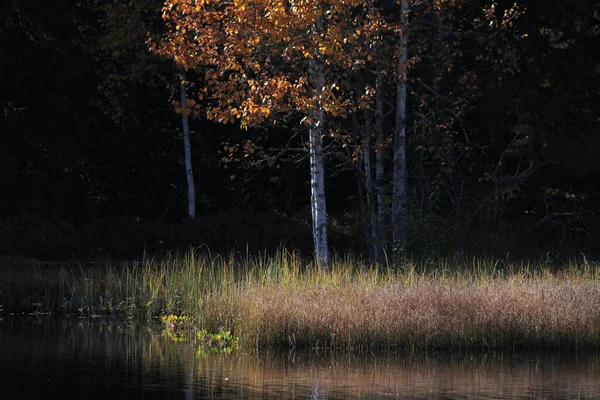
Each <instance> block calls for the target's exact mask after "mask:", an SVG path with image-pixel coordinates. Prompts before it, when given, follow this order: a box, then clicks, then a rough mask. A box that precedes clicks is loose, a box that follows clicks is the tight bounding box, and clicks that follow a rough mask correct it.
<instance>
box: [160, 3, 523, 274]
mask: <svg viewBox="0 0 600 400" xmlns="http://www.w3.org/2000/svg"><path fill="white" fill-rule="evenodd" d="M464 8H465V7H464V5H463V4H462V2H460V1H455V0H430V1H410V0H400V1H398V2H392V3H389V4H388V3H384V2H377V1H375V0H300V1H290V0H275V1H273V0H249V1H242V0H232V1H214V0H168V1H167V2H166V3H165V6H164V8H163V19H164V21H165V23H166V25H167V33H166V35H165V36H164V38H163V40H162V41H161V42H160V43H153V44H151V46H152V49H153V50H154V51H155V52H157V53H159V54H162V55H164V56H167V57H169V58H172V59H173V60H174V61H175V63H176V64H177V65H178V66H179V67H180V68H181V69H183V70H185V71H187V70H194V71H195V72H196V73H197V74H198V75H199V76H200V77H201V78H202V79H201V80H202V82H201V85H200V86H201V89H200V90H199V92H198V95H197V98H196V99H190V100H188V103H187V104H185V105H184V109H185V110H184V112H185V113H186V115H187V114H189V113H191V114H193V115H195V116H201V117H207V118H208V119H210V120H214V121H218V122H222V123H237V124H239V125H240V126H241V127H242V128H249V127H262V126H269V125H278V124H285V126H289V124H290V122H292V123H293V122H294V121H295V122H296V123H297V126H298V127H304V129H306V130H307V131H308V140H307V142H306V146H307V148H308V153H309V155H310V176H311V211H312V225H313V238H314V244H315V254H316V260H317V262H318V263H320V264H326V263H327V260H328V258H329V253H328V245H327V222H326V202H325V184H324V177H325V162H324V148H323V144H324V141H323V139H324V137H329V136H335V135H336V134H337V133H338V132H339V131H338V130H337V129H338V128H339V127H340V126H344V123H343V122H341V123H340V121H343V120H344V119H346V118H347V117H348V116H350V115H353V118H352V120H353V121H357V120H359V121H361V122H360V123H359V124H360V127H359V130H360V131H361V134H360V135H359V137H352V135H346V136H349V137H350V139H347V141H346V143H345V144H344V145H346V144H348V145H350V146H352V151H351V153H352V155H351V158H352V160H353V161H354V162H355V163H356V164H358V168H360V169H361V170H362V177H363V181H364V187H365V189H366V198H367V203H368V204H369V211H368V212H369V214H370V217H369V218H367V220H368V223H367V224H366V225H367V226H365V229H366V230H367V232H368V234H367V238H366V239H367V243H368V245H369V247H370V249H371V255H372V256H373V258H374V259H375V260H376V261H378V262H383V254H384V251H385V249H386V248H388V250H391V252H392V254H394V256H395V257H394V258H395V259H398V257H399V256H401V255H402V254H403V249H404V242H405V240H406V233H407V214H408V204H407V147H406V146H407V142H406V136H407V131H408V130H407V121H408V115H409V105H408V101H407V100H408V98H409V97H410V96H415V97H416V98H415V100H416V101H417V102H418V104H419V107H418V110H422V109H424V108H427V107H428V99H430V98H432V93H433V94H436V99H435V101H439V99H440V98H441V97H443V94H440V93H441V91H438V90H436V88H437V85H438V84H439V82H440V81H442V80H443V79H445V78H447V76H449V75H451V74H452V73H453V71H454V68H455V65H459V64H460V61H459V59H460V57H462V54H459V52H458V51H457V49H458V45H457V43H459V42H460V40H465V38H467V39H472V38H473V37H475V36H477V35H479V36H477V40H480V42H482V43H483V48H482V49H479V50H477V54H478V57H487V58H486V60H491V61H492V62H497V65H496V66H497V67H498V68H500V69H501V70H502V71H506V70H507V69H508V68H510V67H509V66H508V65H507V64H506V60H498V57H497V56H494V55H492V56H491V57H490V56H489V55H487V56H486V52H487V51H490V50H495V49H494V48H493V46H492V45H491V44H492V43H494V40H496V41H498V37H502V35H501V34H502V32H504V28H508V27H509V26H512V23H513V21H514V20H515V19H516V18H518V15H519V13H520V10H519V8H518V7H517V6H516V5H515V6H513V8H511V9H510V10H506V11H505V12H504V15H503V16H500V17H499V16H498V15H497V13H496V10H495V5H492V6H490V7H488V8H484V9H483V10H481V12H480V15H479V16H478V17H477V18H475V19H474V20H473V19H471V20H467V19H468V18H469V17H464V15H466V14H465V13H464V11H463V10H464ZM384 14H385V15H384ZM461 18H462V20H461ZM471 23H473V24H479V25H482V24H485V23H489V27H488V28H487V29H488V33H485V32H484V33H483V34H481V33H478V34H475V35H474V34H472V33H473V32H474V27H473V26H469V24H471ZM432 26H433V27H432ZM465 31H466V32H467V33H465ZM423 32H426V33H427V34H426V35H424V34H423ZM432 32H433V34H432ZM486 35H487V36H486ZM449 38H451V39H449ZM494 38H496V39H494ZM482 40H483V41H482ZM498 43H500V42H498ZM436 46H437V47H439V48H440V50H435V51H433V54H426V52H427V50H429V51H431V49H435V48H436ZM508 54H511V52H510V51H506V52H504V55H503V56H502V57H506V56H505V55H508ZM422 60H427V61H428V65H427V67H428V68H430V66H432V67H433V68H432V69H431V68H430V69H431V73H432V74H434V76H433V78H432V79H433V80H432V81H431V82H425V81H424V80H423V79H421V77H416V78H415V77H412V76H411V75H410V71H411V70H412V68H413V67H414V66H415V65H419V63H420V62H421V61H422ZM494 60H495V61H494ZM435 74H437V75H435ZM457 80H458V87H459V88H460V90H458V91H457V90H455V91H454V92H456V93H459V92H465V88H467V90H466V92H468V89H469V88H476V74H475V73H473V72H472V71H468V70H465V71H462V73H461V75H460V76H459V77H458V78H457ZM387 83H391V85H388V84H387ZM388 86H389V87H392V88H394V90H393V91H394V93H392V91H391V90H389V89H388V88H387V87H388ZM422 88H427V90H429V91H431V93H423V90H422ZM454 92H453V93H454ZM390 97H391V98H393V99H394V100H392V101H390V100H388V99H389V98H390ZM467 97H468V94H465V95H464V96H463V97H460V96H458V97H456V99H455V100H456V101H455V100H451V99H450V98H449V97H448V98H447V99H445V100H444V101H453V102H454V104H452V106H451V107H450V108H451V110H450V112H449V113H448V115H449V120H450V121H452V120H454V119H458V118H460V114H461V108H462V109H465V108H467V107H468V100H467V99H466V98H467ZM452 109H454V110H452ZM418 110H417V112H419V111H418ZM389 113H392V114H394V116H395V123H394V124H393V128H392V129H389V128H388V129H389V130H388V132H386V131H384V130H385V126H386V124H385V115H387V114H389ZM357 114H359V115H360V118H359V119H357V118H356V115H357ZM413 118H414V117H413ZM444 126H445V127H446V128H442V129H445V130H446V131H447V132H446V133H444V134H449V133H450V132H449V131H450V130H451V129H450V128H449V127H451V126H452V123H451V122H448V123H447V124H437V125H436V127H435V129H440V127H444ZM346 127H347V124H346ZM371 158H373V159H374V161H375V162H374V167H373V166H372V165H371ZM386 159H388V161H387V162H386ZM387 182H391V184H388V183H387Z"/></svg>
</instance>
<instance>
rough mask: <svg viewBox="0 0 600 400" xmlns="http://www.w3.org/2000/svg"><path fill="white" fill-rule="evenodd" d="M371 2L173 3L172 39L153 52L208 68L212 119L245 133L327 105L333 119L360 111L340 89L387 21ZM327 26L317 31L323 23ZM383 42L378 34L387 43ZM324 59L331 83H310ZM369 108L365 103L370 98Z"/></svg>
mask: <svg viewBox="0 0 600 400" xmlns="http://www.w3.org/2000/svg"><path fill="white" fill-rule="evenodd" d="M366 3H367V2H366V1H364V0H326V1H324V2H323V1H317V0H291V1H289V0H286V1H283V0H231V1H210V0H207V1H197V0H168V1H167V2H166V3H165V6H164V8H163V19H164V21H165V23H166V25H167V28H168V29H167V34H166V35H165V37H164V38H163V40H162V41H161V43H160V44H154V45H152V46H153V47H152V49H153V50H154V51H156V52H157V53H159V54H162V55H165V56H167V57H169V58H171V59H173V60H174V61H175V63H177V64H178V65H179V66H180V67H181V68H182V69H184V70H189V69H196V70H199V71H202V75H203V76H204V78H205V80H204V82H203V85H204V86H205V89H206V92H205V93H204V95H203V99H202V100H203V104H204V105H205V107H206V116H207V117H208V118H210V119H213V120H216V121H220V122H225V123H228V122H233V121H237V122H239V123H240V125H241V126H242V127H244V128H247V127H250V126H253V125H257V124H264V123H273V122H275V121H276V119H277V115H280V114H290V113H298V114H301V115H306V114H307V113H308V112H309V111H310V110H311V109H313V108H315V107H317V106H318V107H321V108H322V109H323V110H324V111H325V112H326V113H327V114H328V115H331V116H332V117H345V116H347V115H348V113H350V112H352V111H353V110H355V109H356V104H355V102H356V99H353V96H352V95H351V94H350V93H347V92H346V90H345V89H343V86H342V85H341V84H340V83H341V82H342V81H343V80H345V79H346V78H347V76H346V73H347V71H348V70H349V69H353V68H361V67H362V66H364V64H365V58H366V57H369V51H370V50H372V49H370V46H371V43H370V41H369V40H365V39H366V38H368V37H370V36H377V35H375V34H374V32H376V31H379V30H382V29H383V26H384V25H385V22H384V21H383V19H382V18H380V16H379V15H376V16H373V15H367V12H366V10H367V4H366ZM319 19H320V20H321V21H322V23H321V25H322V27H321V28H320V29H315V26H316V25H315V24H316V21H317V20H319ZM380 39H381V37H379V39H377V40H380ZM315 57H318V58H320V59H322V60H323V61H324V62H325V65H326V68H327V72H326V76H327V81H328V82H327V84H326V86H325V87H323V88H319V87H311V85H309V83H308V70H309V63H310V62H311V60H312V59H314V58H315ZM363 103H364V101H363Z"/></svg>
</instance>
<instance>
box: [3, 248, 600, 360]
mask: <svg viewBox="0 0 600 400" xmlns="http://www.w3.org/2000/svg"><path fill="white" fill-rule="evenodd" d="M0 304H3V305H4V307H5V308H6V310H7V311H9V312H16V311H28V312H32V311H38V312H48V311H52V312H63V313H69V314H71V315H74V316H89V315H98V314H111V315H121V316H124V317H136V318H139V317H148V318H150V317H154V316H160V315H169V314H173V315H175V316H177V315H186V316H189V318H190V321H193V324H194V326H195V327H200V328H202V329H206V331H207V332H217V333H216V334H215V335H218V334H223V333H225V332H227V331H230V332H233V333H234V334H235V335H236V336H239V337H240V345H241V346H243V347H245V349H246V350H248V349H252V348H257V347H264V346H269V347H336V348H347V349H364V350H366V349H375V348H378V349H387V348H402V349H416V348H457V347H460V348H465V347H469V348H515V347H531V346H540V347H564V346H579V347H586V346H594V347H600V268H599V265H596V264H590V263H588V262H585V261H584V262H583V263H580V264H577V263H575V262H571V263H569V264H567V265H566V266H565V267H564V268H562V269H560V270H557V269H550V268H546V266H543V265H537V266H536V265H533V264H510V263H501V262H491V261H485V260H471V261H469V262H464V261H458V260H456V261H453V262H448V261H438V262H433V261H426V262H421V263H413V262H409V261H406V262H404V263H402V264H401V265H398V266H395V267H394V268H392V267H378V266H365V265H364V264H362V263H361V262H359V260H355V259H352V258H345V259H336V260H334V261H333V262H332V264H331V265H330V268H329V269H327V270H324V269H319V268H317V267H315V266H314V265H313V264H311V263H307V262H304V261H303V260H301V259H300V258H299V257H298V256H297V255H295V254H293V253H287V252H281V253H279V254H278V255H277V256H275V257H266V256H257V257H250V256H243V257H239V256H238V257H235V256H234V255H232V256H230V257H227V258H226V257H221V256H214V255H210V254H205V255H197V254H194V253H193V252H190V253H188V254H186V255H184V256H181V255H175V256H171V257H168V258H166V259H164V260H160V261H158V260H155V259H146V260H144V261H143V262H142V263H141V264H139V265H123V266H115V265H112V266H111V265H108V266H105V267H94V268H82V267H75V268H72V269H67V268H61V269H58V270H57V269H49V268H42V267H30V268H25V267H21V268H19V269H17V268H10V267H8V268H3V269H0ZM167 318H168V317H167ZM179 318H180V317H176V318H174V317H171V319H170V320H168V321H165V322H164V323H165V324H167V325H168V326H169V327H171V328H172V329H167V330H169V331H170V332H171V333H170V334H171V335H172V336H173V337H174V338H182V337H184V336H178V335H180V334H181V335H184V333H178V332H176V329H175V328H176V327H177V326H178V324H181V325H184V324H185V322H186V320H184V319H179ZM193 334H195V333H194V332H193ZM207 338H208V337H207ZM196 339H198V338H197V337H196ZM213 341H215V338H211V339H210V342H213Z"/></svg>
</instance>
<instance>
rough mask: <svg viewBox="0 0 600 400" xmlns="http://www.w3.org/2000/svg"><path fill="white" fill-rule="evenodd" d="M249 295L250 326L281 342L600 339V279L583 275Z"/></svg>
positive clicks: (262, 289) (445, 344) (243, 315)
mask: <svg viewBox="0 0 600 400" xmlns="http://www.w3.org/2000/svg"><path fill="white" fill-rule="evenodd" d="M240 299H241V300H240V303H239V307H240V323H239V326H240V327H243V328H244V332H243V333H242V332H240V335H241V336H242V337H245V338H249V337H257V338H258V340H259V342H264V343H267V344H271V345H286V344H287V345H290V346H294V345H296V346H303V345H311V346H318V345H321V346H333V347H342V348H350V349H363V350H364V349H372V348H380V349H381V348H383V349H386V348H404V349H415V348H442V349H444V348H455V347H470V348H473V347H476V348H523V347H538V346H539V347H563V346H579V347H582V346H597V345H598V344H600V286H599V285H598V282H596V281H592V280H590V279H586V278H583V277H578V278H570V277H568V276H566V275H558V276H554V275H550V274H541V275H539V276H535V277H532V278H527V279H525V278H524V277H523V276H522V275H515V276H508V277H495V278H491V279H485V280H473V279H470V278H468V277H462V276H456V277H452V278H445V279H437V278H427V277H421V278H419V279H417V280H416V281H415V282H413V283H411V284H409V285H406V284H404V283H401V282H396V281H395V280H394V279H390V280H389V282H386V283H383V284H380V285H375V286H365V285H364V284H361V283H360V282H354V281H348V282H344V283H343V284H341V285H337V286H335V285H327V284H325V285H318V286H312V285H300V286H299V287H295V288H293V289H288V288H282V287H280V286H278V285H275V284H273V285H261V286H259V285H253V286H247V287H244V288H243V289H242V290H240Z"/></svg>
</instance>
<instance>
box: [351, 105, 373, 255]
mask: <svg viewBox="0 0 600 400" xmlns="http://www.w3.org/2000/svg"><path fill="white" fill-rule="evenodd" d="M361 135H362V131H361V128H360V124H359V123H358V117H357V116H356V113H353V114H352V136H353V137H356V138H359V137H361ZM361 146H362V145H361ZM363 157H364V149H362V148H361V151H360V153H359V157H358V159H357V164H358V168H357V169H356V183H357V185H358V199H359V201H360V211H361V212H360V215H361V218H360V219H361V223H362V227H363V234H364V235H365V243H366V246H367V253H368V254H369V257H374V256H373V247H372V246H371V230H370V229H369V227H370V226H371V224H370V223H369V216H370V215H371V214H370V212H369V205H368V201H367V195H366V193H367V189H366V187H367V183H366V180H367V179H366V174H365V172H364V170H363V167H364V160H363Z"/></svg>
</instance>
